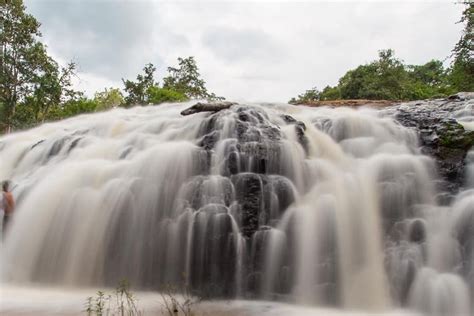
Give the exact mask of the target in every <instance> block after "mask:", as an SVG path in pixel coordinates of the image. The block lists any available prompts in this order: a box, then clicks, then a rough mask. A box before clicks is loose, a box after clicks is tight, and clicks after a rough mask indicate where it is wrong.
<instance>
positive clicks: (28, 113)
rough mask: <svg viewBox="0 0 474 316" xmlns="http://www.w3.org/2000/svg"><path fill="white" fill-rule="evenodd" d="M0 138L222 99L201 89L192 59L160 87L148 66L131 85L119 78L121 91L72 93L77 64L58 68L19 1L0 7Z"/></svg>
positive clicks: (180, 61)
mask: <svg viewBox="0 0 474 316" xmlns="http://www.w3.org/2000/svg"><path fill="white" fill-rule="evenodd" d="M0 8H1V11H0V54H1V55H0V134H1V133H2V132H5V133H9V132H11V131H12V130H17V129H24V128H29V127H33V126H35V125H38V124H41V123H44V122H46V121H55V120H60V119H64V118H67V117H71V116H74V115H78V114H81V113H89V112H95V111H103V110H108V109H111V108H114V107H129V106H133V105H148V104H160V103H163V102H182V101H186V100H190V99H218V100H220V99H223V98H222V97H218V96H216V95H215V94H214V93H211V92H209V91H208V90H207V88H206V83H205V81H204V80H203V79H202V78H201V75H200V73H199V68H198V66H197V63H196V60H195V59H194V57H192V56H190V57H187V58H181V57H180V58H178V65H177V67H168V68H167V75H166V76H165V77H164V78H163V79H162V83H161V84H160V83H159V82H158V81H156V80H155V77H154V75H155V72H156V68H155V66H154V65H153V64H151V63H148V64H146V65H145V66H144V68H143V73H142V74H138V75H137V77H136V80H129V79H123V78H122V83H123V85H124V87H123V92H122V91H121V90H120V89H119V88H115V87H110V88H105V89H104V90H103V91H98V92H96V93H95V94H94V97H93V98H88V97H87V96H86V95H85V94H84V92H82V91H77V90H75V89H74V88H73V83H72V79H73V78H74V77H75V76H77V73H76V69H77V65H76V64H75V63H74V62H69V63H68V64H67V65H66V66H60V65H59V63H58V62H56V61H55V60H54V59H53V58H52V57H51V56H50V55H48V52H47V47H46V45H44V44H43V43H42V42H41V41H40V39H41V36H42V35H41V32H40V30H39V28H40V25H41V24H40V23H39V22H38V21H37V20H36V18H35V17H33V16H32V15H31V14H28V13H26V12H25V10H26V7H25V5H24V3H23V0H3V1H2V2H1V4H0Z"/></svg>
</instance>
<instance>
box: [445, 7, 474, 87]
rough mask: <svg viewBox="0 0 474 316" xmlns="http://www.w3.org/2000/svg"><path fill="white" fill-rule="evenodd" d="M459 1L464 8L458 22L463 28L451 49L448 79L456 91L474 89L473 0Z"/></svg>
mask: <svg viewBox="0 0 474 316" xmlns="http://www.w3.org/2000/svg"><path fill="white" fill-rule="evenodd" d="M461 3H462V4H464V5H465V8H464V11H463V13H462V17H461V20H460V21H459V23H463V24H464V30H463V32H462V34H461V38H460V39H459V41H458V42H457V43H456V46H454V49H453V57H454V60H453V63H452V65H451V76H450V79H451V82H452V84H453V85H454V87H455V88H456V89H457V90H458V91H474V2H473V1H471V0H468V1H462V2H461Z"/></svg>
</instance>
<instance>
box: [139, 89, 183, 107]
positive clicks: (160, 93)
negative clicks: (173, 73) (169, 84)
mask: <svg viewBox="0 0 474 316" xmlns="http://www.w3.org/2000/svg"><path fill="white" fill-rule="evenodd" d="M186 100H188V98H187V97H186V96H185V95H184V94H182V93H181V92H178V91H175V90H170V89H166V88H160V87H158V86H153V87H150V88H149V89H148V101H149V102H150V103H151V104H160V103H163V102H183V101H186Z"/></svg>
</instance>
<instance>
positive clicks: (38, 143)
mask: <svg viewBox="0 0 474 316" xmlns="http://www.w3.org/2000/svg"><path fill="white" fill-rule="evenodd" d="M44 141H45V140H44V139H42V140H40V141H39V142H36V143H35V144H34V145H33V146H31V149H33V148H35V147H36V146H39V145H41V144H42V143H44Z"/></svg>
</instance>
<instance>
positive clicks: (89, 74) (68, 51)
mask: <svg viewBox="0 0 474 316" xmlns="http://www.w3.org/2000/svg"><path fill="white" fill-rule="evenodd" d="M454 2H455V1H454V0H438V1H426V0H425V1H417V0H405V1H403V0H399V1H384V0H378V1H375V0H372V1H369V0H365V1H349V0H346V1H342V0H333V1H316V0H314V1H305V2H302V1H291V2H290V1H266V0H260V1H239V0H235V1H227V0H221V1H199V0H194V1H192V0H188V1H177V0H174V1H160V0H155V1H154V0H127V1H126V0H82V1H81V0H25V5H26V6H27V11H28V12H29V13H31V14H33V15H34V16H35V17H36V18H37V19H38V20H39V21H40V22H41V24H42V25H41V28H40V30H41V32H42V34H43V42H44V43H46V44H47V46H48V51H49V53H50V54H51V55H52V56H53V57H54V58H55V59H56V60H57V61H58V62H60V63H63V64H64V63H66V62H68V61H74V62H75V63H77V65H78V78H76V82H75V84H76V88H77V89H80V90H83V91H85V92H86V94H87V95H89V96H92V95H93V93H94V92H95V91H99V90H103V89H104V88H106V87H119V88H122V87H123V84H122V81H121V79H122V78H125V79H134V78H135V77H136V75H137V74H138V73H140V72H141V71H142V69H143V66H144V65H145V64H146V63H149V62H151V63H153V64H154V65H155V66H156V67H157V73H156V78H157V79H158V81H160V80H161V78H163V77H164V76H165V75H166V68H167V67H168V66H176V60H177V58H178V57H187V56H194V57H195V59H196V61H197V64H198V67H199V69H200V72H201V75H202V77H203V78H204V80H205V81H206V83H207V88H208V90H209V91H211V92H214V93H216V94H217V95H220V96H224V97H226V98H227V99H228V100H235V101H253V102H258V101H266V102H280V101H281V102H286V101H288V100H289V99H290V98H291V97H294V96H296V95H298V94H300V93H302V92H304V91H305V90H306V89H309V88H312V87H315V86H316V87H318V88H319V89H322V88H324V87H325V86H326V85H335V84H337V81H338V79H339V78H340V77H341V76H342V75H344V73H345V72H346V71H347V70H349V69H353V68H355V67H357V66H358V65H360V64H364V63H368V62H370V61H372V60H374V59H376V58H377V54H378V51H379V50H381V49H387V48H392V49H394V50H395V53H396V56H397V57H398V58H400V59H402V60H403V61H405V62H406V63H408V64H422V63H425V62H427V61H429V60H431V59H440V60H445V59H446V58H447V57H448V56H449V55H450V51H451V49H452V48H453V47H454V45H455V43H456V42H457V41H458V39H459V37H460V34H461V30H462V25H460V24H456V22H457V21H458V20H459V19H460V17H461V12H462V9H463V7H462V6H461V5H459V4H455V3H454Z"/></svg>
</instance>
